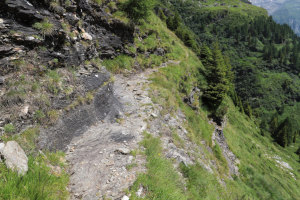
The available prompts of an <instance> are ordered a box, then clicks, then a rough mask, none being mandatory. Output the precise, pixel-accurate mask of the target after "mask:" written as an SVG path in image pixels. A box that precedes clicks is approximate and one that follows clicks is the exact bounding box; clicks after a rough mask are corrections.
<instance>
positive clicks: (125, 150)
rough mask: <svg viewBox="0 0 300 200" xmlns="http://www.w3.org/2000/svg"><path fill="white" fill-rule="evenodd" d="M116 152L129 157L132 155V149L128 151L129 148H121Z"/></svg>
mask: <svg viewBox="0 0 300 200" xmlns="http://www.w3.org/2000/svg"><path fill="white" fill-rule="evenodd" d="M116 152H119V153H121V154H124V155H127V154H129V153H130V149H127V148H119V149H117V150H116Z"/></svg>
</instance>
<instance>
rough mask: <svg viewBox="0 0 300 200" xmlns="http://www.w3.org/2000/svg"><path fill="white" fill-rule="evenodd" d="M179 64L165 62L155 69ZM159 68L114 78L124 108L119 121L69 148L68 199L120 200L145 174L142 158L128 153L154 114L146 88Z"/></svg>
mask: <svg viewBox="0 0 300 200" xmlns="http://www.w3.org/2000/svg"><path fill="white" fill-rule="evenodd" d="M179 63H180V62H179V61H168V62H167V63H164V64H163V65H161V66H160V67H158V68H161V67H166V66H167V65H169V64H179ZM158 68H156V69H147V70H145V71H143V72H142V73H138V74H131V75H128V76H124V75H116V76H115V81H114V86H113V88H114V95H115V96H116V97H117V99H118V100H119V102H120V103H121V104H122V107H123V113H122V114H121V117H120V118H119V119H117V120H116V122H111V121H110V120H103V121H100V122H99V123H96V124H95V125H93V126H91V127H90V128H89V129H88V130H87V131H85V132H84V133H83V134H82V135H80V136H78V137H75V138H73V139H72V141H71V143H70V145H68V150H67V156H66V160H67V161H68V163H69V166H70V169H69V173H70V184H69V191H70V193H71V199H88V200H94V199H95V200H96V199H97V200H98V199H101V198H103V199H104V198H111V199H120V198H121V197H122V196H123V195H124V190H126V189H128V187H129V186H130V185H132V184H133V182H134V181H135V180H136V176H137V174H138V173H141V172H145V171H146V169H145V167H144V164H145V158H143V157H142V156H141V155H137V156H135V157H134V156H133V155H131V151H134V150H135V149H137V148H139V142H140V141H141V140H142V139H143V134H142V133H143V132H144V131H145V130H146V129H147V121H148V119H149V118H150V117H151V116H153V115H154V113H155V112H156V111H154V108H153V106H152V105H153V103H152V101H151V99H150V97H149V94H148V90H149V88H148V87H146V86H147V84H148V83H149V82H150V81H148V77H149V76H150V75H151V74H152V73H154V72H156V71H158ZM130 168H132V169H130Z"/></svg>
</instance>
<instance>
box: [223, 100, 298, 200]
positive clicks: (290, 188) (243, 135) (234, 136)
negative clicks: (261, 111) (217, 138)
mask: <svg viewBox="0 0 300 200" xmlns="http://www.w3.org/2000/svg"><path fill="white" fill-rule="evenodd" d="M228 104H229V105H230V109H229V113H228V118H229V122H228V125H227V127H226V129H225V130H224V134H225V137H226V139H227V142H228V145H229V146H230V149H231V150H232V151H233V153H234V154H235V155H236V156H237V157H238V158H239V159H240V162H241V164H240V166H239V168H240V173H241V176H240V183H242V185H243V187H244V188H247V191H245V193H246V194H247V195H248V196H252V197H253V198H254V199H299V196H300V189H299V188H300V183H299V181H298V180H299V172H298V169H299V162H298V159H296V158H297V155H295V154H294V153H292V152H289V151H288V150H285V149H284V148H282V147H280V146H279V145H277V144H274V143H273V142H272V141H271V140H270V139H269V138H266V137H263V136H261V135H260V130H259V129H258V128H257V126H256V125H255V124H254V123H253V121H251V120H249V118H247V117H245V116H244V115H242V114H241V113H239V112H238V111H237V109H236V108H234V107H233V105H232V103H231V102H228ZM275 156H280V157H281V158H282V160H283V161H285V162H287V163H289V165H290V166H291V167H292V168H293V170H292V171H291V173H293V174H294V176H295V178H296V179H297V180H295V179H294V178H293V177H292V176H291V174H290V171H289V170H287V169H282V168H281V167H280V166H278V164H277V163H276V161H275V159H274V157H275ZM242 185H241V186H242ZM239 187H240V186H239Z"/></svg>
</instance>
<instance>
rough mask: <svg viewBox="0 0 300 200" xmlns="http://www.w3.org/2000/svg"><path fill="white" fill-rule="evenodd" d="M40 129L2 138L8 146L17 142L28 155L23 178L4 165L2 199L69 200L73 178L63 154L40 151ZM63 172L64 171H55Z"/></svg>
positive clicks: (0, 165) (1, 170) (0, 187)
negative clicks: (38, 146) (37, 145)
mask: <svg viewBox="0 0 300 200" xmlns="http://www.w3.org/2000/svg"><path fill="white" fill-rule="evenodd" d="M38 135H39V128H38V127H33V128H28V129H27V130H25V131H24V132H22V133H21V134H19V135H13V136H2V137H1V139H2V140H3V141H4V142H7V141H11V140H14V141H16V142H17V143H18V144H19V145H20V146H21V147H22V148H23V149H24V151H25V152H26V154H27V155H28V158H29V161H28V172H27V173H26V174H25V175H24V176H19V175H18V174H17V172H15V171H11V170H9V169H7V168H6V166H5V164H4V163H2V162H0V199H5V200H27V199H28V200H32V199H37V200H52V199H53V200H57V199H67V197H68V191H67V188H66V187H67V185H68V182H69V176H68V174H67V173H66V167H67V166H66V164H65V161H64V153H63V152H59V151H57V152H55V153H54V152H45V153H42V152H40V151H38V150H37V149H36V140H37V137H38ZM55 168H56V169H57V168H60V170H55Z"/></svg>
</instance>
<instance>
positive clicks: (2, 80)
mask: <svg viewBox="0 0 300 200" xmlns="http://www.w3.org/2000/svg"><path fill="white" fill-rule="evenodd" d="M4 80H5V79H4V77H3V76H0V85H2V84H4Z"/></svg>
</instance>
